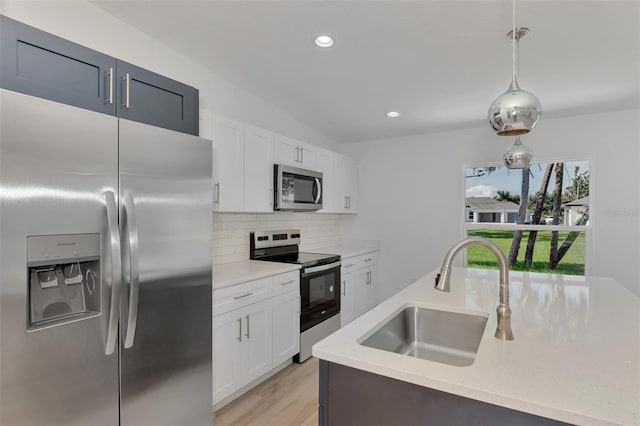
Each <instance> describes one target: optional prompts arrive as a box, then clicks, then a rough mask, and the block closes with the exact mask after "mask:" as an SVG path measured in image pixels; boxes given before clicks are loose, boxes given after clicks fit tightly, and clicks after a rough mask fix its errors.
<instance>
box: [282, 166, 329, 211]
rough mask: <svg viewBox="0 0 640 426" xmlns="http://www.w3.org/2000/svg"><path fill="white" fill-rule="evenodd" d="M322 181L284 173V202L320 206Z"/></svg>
mask: <svg viewBox="0 0 640 426" xmlns="http://www.w3.org/2000/svg"><path fill="white" fill-rule="evenodd" d="M321 185H322V179H320V178H314V177H310V176H303V175H299V174H295V173H290V172H282V188H281V191H282V202H283V203H296V204H318V203H320V202H321V197H320V196H319V195H320V194H321V192H320V191H321V189H320V186H321Z"/></svg>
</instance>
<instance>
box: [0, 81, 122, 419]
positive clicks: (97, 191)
mask: <svg viewBox="0 0 640 426" xmlns="http://www.w3.org/2000/svg"><path fill="white" fill-rule="evenodd" d="M0 121H1V122H0V143H1V145H0V185H1V188H0V209H1V213H0V244H1V247H0V254H1V255H0V292H1V293H0V327H1V328H0V339H1V342H0V359H1V360H2V362H1V364H0V385H1V388H0V424H2V425H13V424H20V425H44V424H46V425H88V424H90V425H105V426H112V425H117V424H118V352H117V351H114V352H113V353H112V354H111V355H109V356H107V355H105V349H106V348H105V342H106V339H107V323H108V319H109V318H108V317H109V303H110V299H111V297H110V296H111V294H110V286H109V284H110V283H111V279H112V275H111V272H112V271H111V267H110V265H111V259H110V257H109V255H110V249H109V247H108V244H109V238H108V235H109V233H108V229H107V212H106V201H105V198H104V193H105V192H106V191H114V192H115V191H117V185H118V176H117V167H118V145H117V140H118V133H117V132H118V122H117V119H116V118H115V117H112V116H108V115H104V114H100V113H96V112H92V111H88V110H84V109H80V108H75V107H72V106H68V105H63V104H59V103H55V102H52V101H48V100H44V99H39V98H35V97H31V96H28V95H24V94H19V93H15V92H12V91H7V90H4V89H0ZM70 123H73V125H69V124H70ZM85 233H86V234H93V235H96V234H98V235H100V239H101V243H100V245H101V249H100V251H101V261H100V262H95V263H96V264H97V265H98V267H96V268H95V269H96V270H91V271H85V272H86V274H83V282H82V283H80V284H78V283H75V284H74V285H73V286H70V287H69V288H63V289H62V290H68V291H71V290H73V291H89V290H91V291H92V294H95V293H93V292H95V291H96V290H99V291H101V294H100V299H99V302H98V304H97V306H100V309H99V311H100V315H98V316H92V317H88V318H84V319H83V318H82V316H79V317H78V318H77V320H75V319H74V318H73V316H71V317H70V321H73V322H67V323H63V324H59V325H56V326H51V327H46V326H45V327H43V328H40V329H37V330H34V331H27V323H28V318H29V316H28V315H29V314H28V306H29V302H28V297H29V293H28V290H27V289H28V288H29V276H28V273H27V237H28V236H38V235H54V234H55V235H64V234H85ZM62 240H64V238H62ZM59 244H60V245H64V246H67V245H71V244H73V242H72V241H70V242H64V241H61V242H60V243H59ZM67 248H68V247H67ZM71 253H72V256H73V250H71ZM45 254H46V253H45ZM51 263H52V264H55V259H52V260H51ZM116 263H117V262H116ZM101 271H102V272H101ZM58 281H59V282H60V283H61V284H59V285H62V286H66V285H67V284H65V283H64V282H63V280H62V281H60V280H58ZM85 287H86V288H85Z"/></svg>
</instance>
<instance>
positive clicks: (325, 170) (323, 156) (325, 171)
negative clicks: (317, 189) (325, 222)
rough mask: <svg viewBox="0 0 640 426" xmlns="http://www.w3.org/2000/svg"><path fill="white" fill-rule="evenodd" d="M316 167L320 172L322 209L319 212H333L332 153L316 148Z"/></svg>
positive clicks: (333, 177)
mask: <svg viewBox="0 0 640 426" xmlns="http://www.w3.org/2000/svg"><path fill="white" fill-rule="evenodd" d="M316 152H317V156H316V159H317V169H318V171H319V172H322V210H320V212H321V213H335V198H336V197H335V193H336V191H335V183H336V179H335V176H334V173H333V156H334V153H333V152H331V151H328V150H326V149H322V148H316Z"/></svg>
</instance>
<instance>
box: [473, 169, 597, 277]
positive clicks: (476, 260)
mask: <svg viewBox="0 0 640 426" xmlns="http://www.w3.org/2000/svg"><path fill="white" fill-rule="evenodd" d="M589 170H590V168H589V162H588V161H562V162H546V163H542V162H541V163H534V164H532V165H531V167H530V168H529V169H528V170H510V169H507V168H506V167H504V166H500V165H495V164H493V165H478V166H471V167H466V168H465V197H464V200H465V202H464V225H463V226H464V230H465V233H466V235H467V236H478V237H484V238H488V239H490V240H491V241H493V242H494V243H496V244H497V245H498V246H499V247H500V248H501V249H502V251H503V252H504V254H505V256H506V257H507V258H508V261H509V264H510V269H512V270H518V271H532V272H549V273H558V274H570V275H586V274H588V273H589V261H588V259H589V235H590V231H591V225H590V219H589V208H590V196H589V186H590V185H589V184H590V181H589ZM467 266H469V267H473V268H485V269H498V262H497V260H496V259H495V256H493V255H492V254H491V253H490V252H488V251H487V250H486V249H484V248H482V247H470V248H469V249H468V250H467Z"/></svg>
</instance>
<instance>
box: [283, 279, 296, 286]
mask: <svg viewBox="0 0 640 426" xmlns="http://www.w3.org/2000/svg"><path fill="white" fill-rule="evenodd" d="M295 282H296V280H289V281H287V282H284V283H280V285H289V284H293V283H295Z"/></svg>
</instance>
